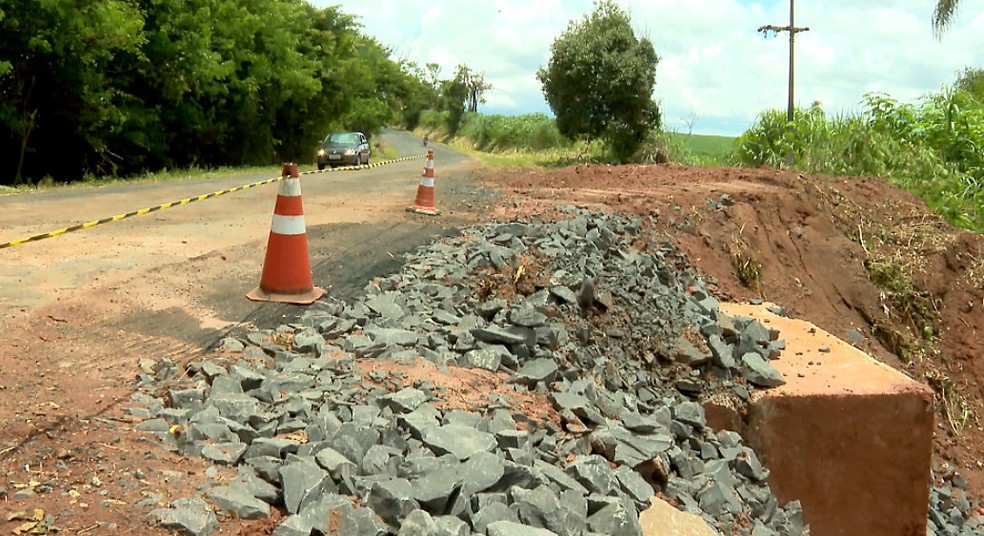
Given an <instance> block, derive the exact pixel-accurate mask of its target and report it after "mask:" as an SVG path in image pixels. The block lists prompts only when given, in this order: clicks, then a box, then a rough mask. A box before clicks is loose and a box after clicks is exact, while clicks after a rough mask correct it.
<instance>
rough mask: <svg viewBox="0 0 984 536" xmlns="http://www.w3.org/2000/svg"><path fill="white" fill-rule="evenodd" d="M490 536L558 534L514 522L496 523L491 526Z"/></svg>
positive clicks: (551, 535)
mask: <svg viewBox="0 0 984 536" xmlns="http://www.w3.org/2000/svg"><path fill="white" fill-rule="evenodd" d="M488 536H557V533H556V532H554V531H552V530H547V529H541V528H536V527H529V526H526V525H523V524H520V523H516V522H513V521H496V522H495V523H491V524H489V526H488Z"/></svg>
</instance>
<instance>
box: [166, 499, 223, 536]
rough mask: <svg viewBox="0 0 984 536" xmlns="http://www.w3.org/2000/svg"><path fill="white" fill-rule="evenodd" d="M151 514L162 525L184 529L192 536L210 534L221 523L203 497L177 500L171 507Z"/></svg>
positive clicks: (167, 527)
mask: <svg viewBox="0 0 984 536" xmlns="http://www.w3.org/2000/svg"><path fill="white" fill-rule="evenodd" d="M151 515H152V516H154V517H155V518H157V520H158V521H159V523H160V524H161V526H162V527H164V528H166V529H175V530H182V531H185V532H186V533H187V534H190V535H192V536H208V535H209V534H211V533H212V531H213V530H215V528H216V527H217V526H218V524H219V520H218V519H217V518H216V517H215V514H214V513H213V512H212V508H211V507H210V506H209V505H208V503H206V502H205V501H204V500H202V499H201V497H195V498H194V499H179V500H176V501H174V502H173V503H171V507H170V508H163V509H159V510H154V511H153V512H151Z"/></svg>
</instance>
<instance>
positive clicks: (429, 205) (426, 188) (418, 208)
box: [412, 149, 440, 216]
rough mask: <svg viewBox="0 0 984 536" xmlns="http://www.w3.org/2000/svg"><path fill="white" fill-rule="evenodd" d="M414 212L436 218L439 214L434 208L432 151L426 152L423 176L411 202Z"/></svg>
mask: <svg viewBox="0 0 984 536" xmlns="http://www.w3.org/2000/svg"><path fill="white" fill-rule="evenodd" d="M412 210H413V211H414V212H417V213H420V214H429V215H431V216H436V215H438V214H440V213H439V212H438V211H437V208H436V207H435V206H434V149H428V150H427V163H426V164H425V165H424V174H423V175H421V176H420V186H418V187H417V198H416V199H414V200H413V209H412Z"/></svg>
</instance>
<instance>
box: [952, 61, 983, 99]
mask: <svg viewBox="0 0 984 536" xmlns="http://www.w3.org/2000/svg"><path fill="white" fill-rule="evenodd" d="M953 87H954V89H956V90H958V91H964V92H966V93H968V94H969V95H973V97H974V98H975V99H977V103H978V105H979V106H984V69H981V68H980V67H966V68H964V71H963V72H962V73H960V75H959V76H957V81H956V82H955V83H954V84H953Z"/></svg>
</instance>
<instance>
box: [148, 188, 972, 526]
mask: <svg viewBox="0 0 984 536" xmlns="http://www.w3.org/2000/svg"><path fill="white" fill-rule="evenodd" d="M564 211H565V212H566V214H567V216H568V219H566V220H562V221H558V222H555V223H538V222H513V223H509V224H502V225H499V224H491V225H484V226H479V227H473V228H469V229H465V230H463V232H462V234H461V235H460V236H459V237H457V238H452V239H447V240H444V241H441V242H436V243H434V244H431V245H429V246H427V247H424V248H421V249H420V250H418V251H417V252H416V253H414V254H411V255H408V256H407V258H406V263H405V265H404V266H403V268H402V270H401V271H400V272H399V273H396V274H393V275H391V276H388V277H384V278H379V279H376V280H374V281H373V282H372V283H370V284H369V285H367V287H366V291H365V295H364V296H363V297H362V298H360V299H357V300H354V301H352V302H350V303H345V302H341V301H339V300H336V299H333V298H325V299H322V300H320V301H319V302H317V303H316V304H315V305H313V306H312V307H310V308H308V309H307V310H305V311H304V313H303V314H301V315H300V316H299V317H298V318H296V319H294V320H293V321H292V322H289V323H287V324H283V325H280V326H275V327H273V328H271V329H266V330H259V331H256V332H250V333H247V334H245V335H244V336H241V337H235V338H233V337H228V338H225V339H223V340H222V341H220V343H219V345H217V347H221V348H223V350H224V351H223V353H222V354H221V355H216V356H215V357H209V358H206V359H203V360H201V361H198V362H194V363H191V364H190V365H189V366H188V370H187V371H186V372H187V375H188V376H190V380H189V379H179V377H180V374H178V371H177V370H176V367H175V365H174V363H172V362H170V361H168V360H162V361H161V362H158V363H155V364H154V365H153V367H150V366H148V367H147V370H153V371H154V374H153V375H151V374H144V375H142V376H141V378H140V383H141V386H142V387H143V389H144V390H143V391H142V392H140V393H137V394H136V395H134V397H133V400H132V402H133V404H134V405H135V406H138V407H136V408H135V409H134V411H145V412H147V414H148V415H152V414H157V419H159V420H153V421H146V422H145V423H144V425H142V429H145V430H146V431H147V433H151V434H154V435H156V436H157V437H158V438H160V440H161V441H162V443H163V444H164V445H165V446H166V447H167V448H172V449H179V450H180V451H181V452H184V453H185V454H188V455H200V456H204V457H206V458H207V459H209V460H212V461H213V462H215V463H217V464H223V465H233V466H237V467H238V470H239V478H238V479H236V480H233V481H230V482H226V483H225V485H223V486H218V487H214V488H210V489H207V490H205V492H204V494H203V497H204V499H203V498H200V497H195V498H192V499H189V500H187V501H186V502H180V501H176V502H175V503H174V506H172V508H169V509H163V510H157V511H155V512H154V515H155V517H156V519H157V520H158V521H159V522H160V523H162V524H163V525H165V526H167V527H174V528H181V529H182V530H186V531H188V532H190V533H192V534H208V533H210V532H211V531H212V530H214V528H215V526H216V521H215V519H216V518H215V516H214V514H213V513H212V512H211V510H210V509H209V508H208V507H207V505H206V502H205V500H206V499H207V500H209V501H211V502H212V504H213V505H214V508H215V510H217V511H227V512H231V513H232V514H233V515H236V516H239V517H244V518H245V517H262V516H264V515H266V513H267V511H268V510H265V509H264V507H263V506H261V503H262V505H269V506H270V507H278V508H283V509H284V510H285V511H286V515H285V517H284V521H283V522H282V523H281V524H280V526H279V527H278V528H277V529H276V530H275V531H274V533H273V534H275V535H287V536H294V535H302V534H303V535H308V534H322V533H325V532H327V531H328V530H329V527H325V526H323V524H324V523H326V521H325V520H327V519H329V518H330V517H331V516H330V514H331V513H332V512H336V513H339V514H342V513H344V515H338V516H336V518H338V519H340V520H341V521H340V526H339V527H335V529H337V530H338V532H339V533H341V534H353V535H362V534H386V533H389V534H401V535H416V534H427V535H458V534H460V535H469V534H475V533H477V534H487V535H502V536H508V535H512V534H517V535H519V534H522V535H532V534H558V535H569V534H570V535H585V534H592V533H595V534H610V535H616V534H617V535H622V534H626V535H635V534H640V531H641V529H640V527H639V522H638V517H639V512H640V511H641V510H642V509H645V508H646V507H648V504H649V499H650V497H651V496H652V495H653V494H654V493H655V492H659V493H661V496H662V498H664V499H665V500H667V501H669V502H670V503H671V504H673V505H674V506H676V507H677V508H678V509H679V510H682V511H685V512H690V513H692V514H694V515H696V516H699V517H700V518H702V519H703V520H704V522H705V523H706V524H707V525H708V526H709V527H712V528H714V529H716V530H718V531H720V532H721V533H724V534H755V535H762V536H765V535H776V534H782V535H800V534H808V533H809V528H808V527H806V526H805V525H804V524H803V521H802V510H801V508H800V506H799V503H798V502H792V503H789V504H786V505H781V504H779V503H778V501H777V500H776V498H775V496H774V495H773V494H772V492H771V490H770V488H769V485H768V471H767V469H765V468H763V467H762V464H761V463H760V462H759V460H758V458H757V456H756V455H755V453H754V452H753V451H752V450H751V449H749V448H747V447H745V446H744V445H743V444H742V440H741V437H740V436H738V434H735V433H733V432H718V433H715V432H714V431H713V430H711V429H709V428H708V427H707V425H706V421H705V417H704V412H703V409H702V407H701V405H700V404H699V402H700V401H701V400H702V399H703V397H706V396H711V395H714V396H716V397H721V396H724V397H729V398H731V399H733V400H734V401H735V402H736V403H737V404H743V403H745V402H746V401H747V399H748V395H749V389H754V388H756V386H762V387H765V386H774V385H781V384H782V383H783V379H782V376H781V375H780V374H779V373H778V372H777V371H776V370H775V368H774V367H772V366H771V365H770V364H769V360H770V359H775V358H779V359H781V348H782V345H781V344H780V343H779V341H776V340H775V334H774V333H770V331H769V330H768V329H765V328H764V327H763V326H762V325H760V324H758V323H757V322H754V321H750V320H746V319H739V318H731V317H728V316H727V315H725V314H723V313H721V312H720V311H719V310H718V307H717V300H716V299H714V298H713V297H712V296H711V295H710V293H709V292H708V291H707V288H706V285H705V284H704V282H703V281H701V280H700V279H699V278H698V277H697V276H696V275H694V273H693V272H692V271H691V270H690V269H689V268H688V267H687V264H686V261H685V259H684V258H683V256H682V255H681V254H680V253H679V252H677V251H676V250H675V249H674V248H673V246H672V245H670V244H668V243H662V242H660V241H659V240H657V239H655V238H653V237H651V236H645V237H640V236H639V235H640V234H643V233H645V232H646V231H644V227H645V225H644V222H643V221H640V220H637V219H632V218H629V217H625V216H619V215H605V214H594V213H587V212H584V211H581V210H579V209H576V208H573V207H569V208H566V209H564ZM638 238H643V239H645V240H642V242H646V243H648V244H649V247H647V248H642V249H640V248H638V247H635V246H633V242H634V241H637V239H638ZM230 351H231V352H233V353H232V354H230V353H229V352H230ZM237 355H240V356H241V357H240V358H239V359H237V358H236V356H237ZM418 357H419V358H424V359H426V360H428V361H430V362H432V363H433V364H434V365H435V366H437V367H438V370H441V371H447V370H448V366H449V365H451V366H461V367H467V368H473V369H476V370H477V371H481V372H483V373H485V374H492V373H495V374H498V375H499V376H498V377H500V378H501V379H503V383H502V385H503V387H502V388H501V389H500V390H499V391H496V392H495V393H492V392H488V393H482V394H483V396H482V397H480V398H481V400H482V402H481V403H471V404H465V405H464V409H461V408H462V405H461V404H458V403H459V402H460V401H459V400H456V399H455V394H454V392H452V391H451V390H450V389H446V388H445V387H444V386H441V385H439V382H436V380H435V379H434V378H427V379H425V380H417V381H415V382H412V384H411V382H410V381H409V380H407V379H406V378H404V377H403V376H402V375H401V374H400V373H399V372H387V370H386V369H385V368H381V369H379V370H376V371H375V372H372V373H369V374H366V375H363V374H362V373H361V372H360V370H361V369H360V367H359V366H358V365H359V364H360V363H382V362H388V363H392V364H396V365H403V366H404V367H412V366H413V365H414V363H415V360H416V359H418ZM161 388H166V389H167V395H166V396H164V397H162V398H154V397H152V396H149V395H148V394H147V393H150V392H155V391H158V390H160V389H161ZM510 393H512V394H510ZM521 396H522V397H529V396H536V397H539V399H540V400H542V401H543V402H544V404H547V405H550V406H551V409H552V410H553V411H554V412H555V414H554V416H553V417H552V418H547V419H544V418H543V415H533V414H524V412H523V410H522V409H520V407H519V406H518V405H517V399H518V398H519V397H521ZM452 402H453V403H454V404H456V405H455V406H453V407H452V406H451V403H452ZM455 407H457V408H459V409H454V408H455ZM175 424H177V425H181V426H182V427H183V429H184V430H186V431H187V432H186V433H184V434H181V435H179V436H175V435H174V434H172V433H170V432H169V429H170V426H171V425H175ZM945 481H946V485H947V486H950V487H941V488H938V491H934V495H933V497H934V501H935V502H934V503H933V513H931V515H930V522H931V527H935V529H934V530H936V532H935V533H936V534H972V533H973V532H963V533H961V532H952V531H953V530H954V528H957V529H960V530H968V529H964V528H962V527H969V526H970V525H971V524H972V523H971V521H970V520H969V516H970V513H971V509H972V508H971V506H970V505H969V504H965V503H964V501H959V500H952V499H947V498H946V497H951V496H952V495H953V494H951V493H949V492H950V491H952V490H953V489H957V488H959V486H957V485H956V484H958V483H959V481H958V480H956V478H955V477H954V476H953V475H950V477H949V479H948V480H945ZM957 495H959V494H957ZM349 497H353V498H355V499H356V500H355V501H354V502H353V501H352V500H351V499H349ZM964 506H966V508H964ZM934 516H935V517H934ZM319 523H320V524H321V525H319ZM948 531H949V532H948Z"/></svg>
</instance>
